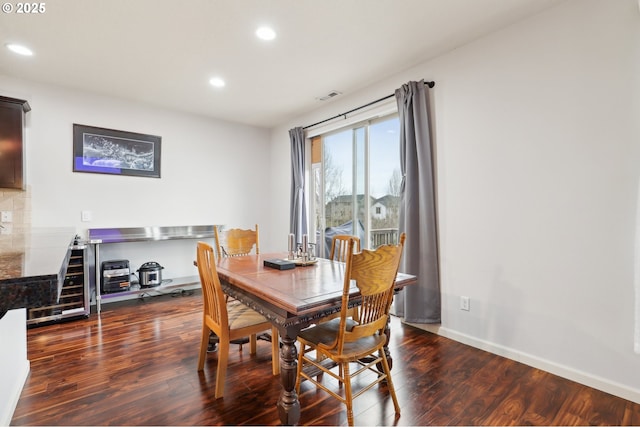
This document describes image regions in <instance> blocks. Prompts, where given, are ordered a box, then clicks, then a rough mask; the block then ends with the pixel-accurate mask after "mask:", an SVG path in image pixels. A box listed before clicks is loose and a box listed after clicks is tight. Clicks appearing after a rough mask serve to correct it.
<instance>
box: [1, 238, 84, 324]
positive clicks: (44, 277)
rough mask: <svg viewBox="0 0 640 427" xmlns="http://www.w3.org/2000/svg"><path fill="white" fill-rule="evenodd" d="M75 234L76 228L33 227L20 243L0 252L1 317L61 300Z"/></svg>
mask: <svg viewBox="0 0 640 427" xmlns="http://www.w3.org/2000/svg"><path fill="white" fill-rule="evenodd" d="M74 236H75V229H69V228H32V229H30V230H28V231H27V232H25V233H24V235H22V236H20V239H19V241H20V242H21V243H20V245H17V244H16V245H13V246H12V247H11V249H10V250H5V251H2V252H0V318H2V317H3V316H4V315H5V313H6V312H7V311H8V310H11V309H15V308H23V307H39V306H42V305H46V304H50V303H51V301H55V300H56V299H57V297H58V289H59V284H60V283H61V281H62V280H63V277H64V271H63V270H64V268H65V264H66V262H67V261H68V259H67V257H68V256H69V253H70V250H69V247H70V245H71V243H72V242H73V238H74ZM16 240H17V241H18V239H16Z"/></svg>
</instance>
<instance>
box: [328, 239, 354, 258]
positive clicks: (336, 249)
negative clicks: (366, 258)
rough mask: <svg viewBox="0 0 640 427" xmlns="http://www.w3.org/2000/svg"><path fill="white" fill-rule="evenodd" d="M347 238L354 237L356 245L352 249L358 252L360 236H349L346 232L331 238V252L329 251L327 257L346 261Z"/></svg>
mask: <svg viewBox="0 0 640 427" xmlns="http://www.w3.org/2000/svg"><path fill="white" fill-rule="evenodd" d="M349 239H354V240H355V242H356V245H355V246H354V249H353V250H355V251H356V252H360V238H359V237H357V236H350V235H348V234H336V235H335V236H333V238H332V239H331V252H330V253H329V259H330V260H335V261H341V262H346V261H347V246H348V244H349Z"/></svg>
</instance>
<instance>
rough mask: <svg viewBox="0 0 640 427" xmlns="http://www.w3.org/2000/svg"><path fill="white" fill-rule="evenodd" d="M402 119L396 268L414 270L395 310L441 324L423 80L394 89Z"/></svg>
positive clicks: (426, 97) (409, 318) (426, 96)
mask: <svg viewBox="0 0 640 427" xmlns="http://www.w3.org/2000/svg"><path fill="white" fill-rule="evenodd" d="M395 97H396V101H397V103H398V115H399V117H400V167H401V173H402V180H401V184H400V225H399V231H400V232H401V233H402V232H405V233H407V240H406V242H405V248H404V255H403V259H402V263H401V265H400V271H402V272H405V273H408V274H415V275H416V276H417V278H418V283H417V284H416V285H414V286H407V287H406V288H405V290H404V291H403V292H400V294H398V298H396V301H395V309H396V314H397V315H399V316H403V317H404V318H405V320H406V321H408V322H412V323H440V319H441V305H440V304H441V303H440V274H439V267H438V234H437V215H436V199H435V177H434V165H433V149H432V148H433V147H432V143H431V125H430V122H429V90H428V88H427V86H426V85H425V84H424V80H421V81H419V82H409V83H407V84H404V85H402V87H400V88H399V89H397V90H396V91H395Z"/></svg>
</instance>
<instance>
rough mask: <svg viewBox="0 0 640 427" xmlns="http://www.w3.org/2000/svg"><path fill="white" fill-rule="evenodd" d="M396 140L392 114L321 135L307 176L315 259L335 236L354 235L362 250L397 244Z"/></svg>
mask: <svg viewBox="0 0 640 427" xmlns="http://www.w3.org/2000/svg"><path fill="white" fill-rule="evenodd" d="M398 139H399V123H398V117H397V116H396V115H394V116H390V117H385V118H382V119H378V120H375V121H368V122H365V123H360V124H358V125H354V126H352V127H349V128H345V129H341V130H338V131H335V132H331V133H328V134H326V135H322V136H321V138H320V141H319V143H320V146H321V153H322V154H321V156H318V159H317V160H320V161H319V162H316V163H314V164H313V166H312V174H311V176H312V182H311V185H312V188H313V193H314V195H315V197H314V198H313V200H314V206H313V207H312V209H313V210H312V211H313V212H314V215H313V222H314V224H313V226H314V229H315V230H316V242H317V244H318V250H319V255H320V256H328V254H329V250H330V248H331V247H330V245H331V238H332V236H333V235H335V234H351V235H356V236H359V237H360V240H361V243H362V247H363V248H366V249H374V248H376V247H378V246H380V245H381V244H384V243H395V242H396V241H397V236H398V213H399V190H400V154H399V145H398V144H399V140H398Z"/></svg>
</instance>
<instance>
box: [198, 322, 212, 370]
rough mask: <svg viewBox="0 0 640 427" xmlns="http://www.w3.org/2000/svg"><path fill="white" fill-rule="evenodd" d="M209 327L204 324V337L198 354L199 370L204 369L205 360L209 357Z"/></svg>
mask: <svg viewBox="0 0 640 427" xmlns="http://www.w3.org/2000/svg"><path fill="white" fill-rule="evenodd" d="M209 334H210V331H209V328H208V327H207V325H202V338H201V339H200V355H199V356H198V371H202V370H203V369H204V361H205V359H206V357H207V348H208V347H209Z"/></svg>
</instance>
